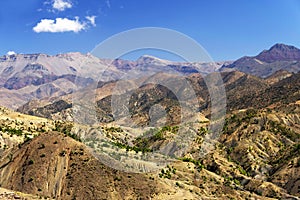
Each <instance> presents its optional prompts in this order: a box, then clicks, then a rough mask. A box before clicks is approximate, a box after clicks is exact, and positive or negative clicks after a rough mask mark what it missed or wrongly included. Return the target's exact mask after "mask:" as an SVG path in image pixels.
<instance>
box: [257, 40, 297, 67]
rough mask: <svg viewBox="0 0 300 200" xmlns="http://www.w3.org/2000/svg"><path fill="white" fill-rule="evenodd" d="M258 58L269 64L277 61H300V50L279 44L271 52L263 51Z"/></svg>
mask: <svg viewBox="0 0 300 200" xmlns="http://www.w3.org/2000/svg"><path fill="white" fill-rule="evenodd" d="M256 58H257V59H258V60H261V61H263V62H268V63H270V62H275V61H294V60H295V61H299V60H300V49H298V48H296V47H294V46H291V45H286V44H281V43H277V44H275V45H273V46H272V47H271V48H270V49H269V50H264V51H262V52H261V53H260V54H259V55H258V56H256Z"/></svg>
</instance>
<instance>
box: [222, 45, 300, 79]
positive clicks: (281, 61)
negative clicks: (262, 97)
mask: <svg viewBox="0 0 300 200" xmlns="http://www.w3.org/2000/svg"><path fill="white" fill-rule="evenodd" d="M228 69H229V70H238V71H241V72H244V73H247V74H252V75H254V76H259V77H262V78H265V77H268V76H270V75H272V74H273V73H275V72H277V71H279V70H285V71H288V72H294V73H296V72H299V71H300V49H298V48H296V47H294V46H291V45H285V44H275V45H274V46H272V47H271V48H270V49H269V50H264V51H262V52H261V53H259V54H258V55H257V56H252V57H250V56H244V57H242V58H240V59H238V60H236V61H235V62H233V63H232V64H229V65H227V66H225V65H224V66H222V68H221V71H225V70H228Z"/></svg>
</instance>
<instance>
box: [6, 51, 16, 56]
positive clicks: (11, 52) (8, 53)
mask: <svg viewBox="0 0 300 200" xmlns="http://www.w3.org/2000/svg"><path fill="white" fill-rule="evenodd" d="M15 54H16V52H14V51H8V52H7V53H6V55H8V56H12V55H15Z"/></svg>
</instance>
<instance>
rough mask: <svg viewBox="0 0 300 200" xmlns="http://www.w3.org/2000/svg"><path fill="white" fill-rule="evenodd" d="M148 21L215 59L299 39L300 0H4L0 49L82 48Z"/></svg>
mask: <svg viewBox="0 0 300 200" xmlns="http://www.w3.org/2000/svg"><path fill="white" fill-rule="evenodd" d="M147 26H151V27H164V28H169V29H174V30H176V31H180V32H182V33H184V34H186V35H188V36H190V37H192V38H193V39H195V40H196V41H197V42H198V43H200V44H201V45H202V46H203V47H204V48H205V49H206V50H207V51H208V53H209V54H210V55H211V56H212V58H213V59H214V60H234V59H237V58H239V57H241V56H244V55H255V54H257V53H259V52H260V51H261V50H263V49H267V48H269V47H270V46H272V45H273V44H275V43H286V44H291V45H294V46H297V47H300V1H298V0H252V1H248V0H227V1H223V0H218V1H217V0H207V1H203V0H185V1H184V0H151V1H150V0H126V1H125V0H25V1H20V0H9V1H8V0H3V1H2V2H1V6H0V54H1V55H4V54H6V53H7V52H8V51H14V52H16V53H47V54H51V55H55V54H58V53H65V52H74V51H79V52H82V53H87V52H89V51H91V50H92V49H93V48H94V47H95V46H96V45H97V44H98V43H100V42H101V41H103V40H105V39H107V38H108V37H110V36H112V35H114V34H116V33H119V32H122V31H126V30H128V29H132V28H139V27H147ZM141 53H143V52H141ZM146 53H148V54H151V52H146ZM156 53H157V52H156ZM154 54H155V52H154ZM157 54H158V55H155V56H160V57H162V58H167V59H172V57H171V56H169V55H166V54H161V55H159V53H157ZM137 56H138V55H137V54H133V55H130V56H129V57H128V58H131V59H135V57H137ZM174 59H175V58H174Z"/></svg>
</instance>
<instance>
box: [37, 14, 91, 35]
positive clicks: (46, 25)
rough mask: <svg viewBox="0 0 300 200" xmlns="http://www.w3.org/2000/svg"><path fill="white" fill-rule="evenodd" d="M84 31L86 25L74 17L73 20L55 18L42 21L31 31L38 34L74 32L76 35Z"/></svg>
mask: <svg viewBox="0 0 300 200" xmlns="http://www.w3.org/2000/svg"><path fill="white" fill-rule="evenodd" d="M85 29H86V23H82V22H80V21H79V18H78V17H75V19H74V20H71V19H68V18H56V19H55V20H52V19H42V20H41V21H40V22H39V23H38V24H37V25H36V26H35V27H33V31H34V32H36V33H40V32H50V33H58V32H75V33H78V32H80V31H82V30H85Z"/></svg>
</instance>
